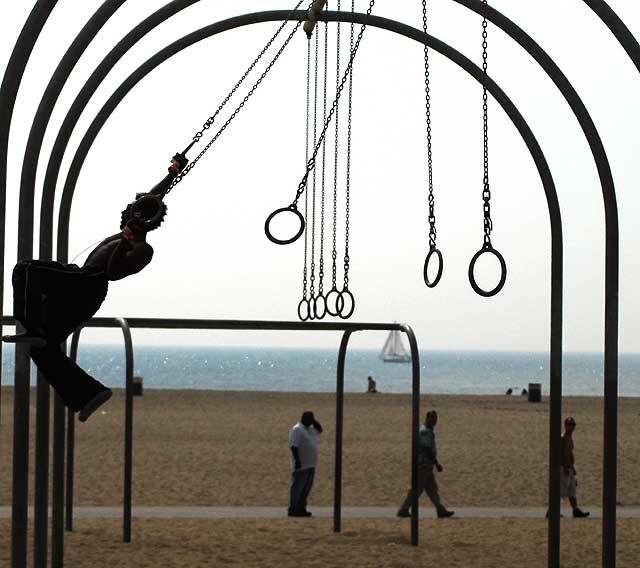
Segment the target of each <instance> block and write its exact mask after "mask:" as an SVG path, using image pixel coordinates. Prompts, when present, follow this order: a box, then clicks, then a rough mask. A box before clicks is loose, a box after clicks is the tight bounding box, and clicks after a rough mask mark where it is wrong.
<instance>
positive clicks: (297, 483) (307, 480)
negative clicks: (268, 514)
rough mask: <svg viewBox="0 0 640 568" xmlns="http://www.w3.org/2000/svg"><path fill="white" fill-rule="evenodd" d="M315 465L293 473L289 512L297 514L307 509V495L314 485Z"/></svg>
mask: <svg viewBox="0 0 640 568" xmlns="http://www.w3.org/2000/svg"><path fill="white" fill-rule="evenodd" d="M315 474H316V468H315V467H309V468H307V469H298V470H296V471H294V472H293V473H292V474H291V492H290V495H289V514H290V515H297V514H300V513H304V512H305V511H306V510H307V497H309V493H311V488H312V487H313V478H314V477H315Z"/></svg>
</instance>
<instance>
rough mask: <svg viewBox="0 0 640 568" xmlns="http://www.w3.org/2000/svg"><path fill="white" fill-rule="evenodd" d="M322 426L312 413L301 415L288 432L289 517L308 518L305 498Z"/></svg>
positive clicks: (315, 462)
mask: <svg viewBox="0 0 640 568" xmlns="http://www.w3.org/2000/svg"><path fill="white" fill-rule="evenodd" d="M320 434H322V426H321V425H320V422H318V421H317V420H316V419H315V416H314V415H313V412H311V411H309V410H306V411H305V412H303V413H302V417H301V418H300V422H298V423H296V424H295V425H294V426H293V428H291V430H290V431H289V448H290V449H291V491H290V495H289V511H288V514H289V516H290V517H310V516H311V513H310V512H309V511H307V498H308V497H309V493H311V488H312V487H313V478H314V476H315V473H316V466H317V465H318V436H319V435H320Z"/></svg>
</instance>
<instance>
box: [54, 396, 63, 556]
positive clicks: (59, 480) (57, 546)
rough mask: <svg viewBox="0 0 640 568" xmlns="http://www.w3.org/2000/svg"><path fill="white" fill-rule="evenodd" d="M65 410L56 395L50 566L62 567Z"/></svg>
mask: <svg viewBox="0 0 640 568" xmlns="http://www.w3.org/2000/svg"><path fill="white" fill-rule="evenodd" d="M65 415H66V409H65V406H64V402H62V399H61V398H60V396H59V395H58V394H55V395H54V401H53V467H52V470H53V471H52V484H51V496H52V498H51V566H52V567H53V568H62V566H64V526H63V525H64V430H65V428H64V427H65V424H64V421H65Z"/></svg>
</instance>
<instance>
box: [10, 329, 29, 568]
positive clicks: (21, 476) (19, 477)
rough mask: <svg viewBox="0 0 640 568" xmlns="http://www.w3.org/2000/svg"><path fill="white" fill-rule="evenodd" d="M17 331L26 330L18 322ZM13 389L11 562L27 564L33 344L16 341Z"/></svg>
mask: <svg viewBox="0 0 640 568" xmlns="http://www.w3.org/2000/svg"><path fill="white" fill-rule="evenodd" d="M16 331H18V332H19V331H23V328H22V326H18V325H16ZM15 361H16V362H15V365H16V366H15V387H14V390H13V489H12V500H11V503H12V507H11V519H12V524H11V566H12V567H13V568H25V567H26V565H27V503H28V491H29V487H28V485H29V484H28V475H29V451H28V448H29V382H30V375H31V364H30V361H29V346H28V345H24V344H16V359H15Z"/></svg>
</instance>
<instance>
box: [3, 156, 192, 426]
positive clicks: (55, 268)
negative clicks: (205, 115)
mask: <svg viewBox="0 0 640 568" xmlns="http://www.w3.org/2000/svg"><path fill="white" fill-rule="evenodd" d="M187 161H188V160H187V159H186V157H185V156H184V155H183V154H176V155H175V156H174V157H173V158H172V160H171V166H170V167H169V173H168V175H167V176H165V178H164V179H163V180H162V181H161V182H160V183H158V184H157V185H155V186H154V187H153V189H151V191H149V192H148V193H139V194H137V195H136V200H135V201H134V202H132V203H130V204H129V205H128V206H127V208H126V209H125V210H124V211H123V212H122V220H121V223H120V232H119V233H116V234H115V235H112V236H110V237H107V238H106V239H104V240H103V241H102V242H101V243H100V244H99V245H98V246H97V247H96V248H95V249H93V251H92V252H91V253H90V254H89V256H88V257H87V260H86V261H85V263H84V265H83V266H81V267H80V266H77V265H75V264H62V263H60V262H56V261H52V260H21V261H19V262H18V263H17V264H16V266H15V268H14V269H13V277H12V282H13V317H14V318H15V319H16V320H17V321H19V322H20V323H21V324H22V325H23V326H24V328H25V330H26V332H25V333H22V334H19V335H5V336H4V337H3V338H2V340H3V341H5V342H6V343H25V344H28V345H29V346H30V352H29V354H30V356H31V359H32V360H33V362H34V363H35V364H36V367H37V368H38V370H39V371H40V372H41V373H42V374H43V376H44V377H45V379H46V380H47V382H48V383H49V384H50V385H51V386H52V387H53V388H54V389H55V390H56V392H57V393H58V394H59V395H60V397H61V398H62V400H63V401H64V404H65V405H66V406H67V407H68V408H70V409H71V410H73V411H74V412H79V415H78V419H79V420H80V421H81V422H85V421H86V420H87V419H88V418H89V416H90V415H91V414H92V413H93V412H95V411H96V410H97V409H98V408H99V407H100V406H101V405H103V404H104V403H105V402H107V401H108V400H109V399H110V398H111V396H112V394H113V393H112V392H111V389H109V388H107V387H106V386H104V385H103V384H102V383H100V382H99V381H97V380H96V379H94V378H93V377H91V376H90V375H89V374H87V373H85V372H84V371H83V370H82V369H81V368H80V367H79V366H78V365H76V364H75V363H74V362H73V361H72V360H71V359H70V358H69V357H67V356H66V355H65V354H64V352H63V351H62V349H61V346H60V344H61V343H63V342H64V341H65V340H66V339H67V337H69V335H71V334H72V333H73V332H74V331H75V330H76V329H77V328H78V327H81V326H82V325H83V324H84V323H85V322H87V321H88V320H89V319H91V317H92V316H93V315H94V314H95V313H96V312H97V311H98V309H99V308H100V306H101V305H102V302H104V300H105V298H106V296H107V289H108V283H109V281H110V280H122V279H123V278H126V277H127V276H131V275H132V274H136V273H137V272H140V271H141V270H142V269H143V268H144V267H145V266H147V264H149V262H151V258H152V257H153V248H152V247H151V245H150V244H149V243H147V242H146V237H147V232H149V231H152V230H154V229H157V228H158V227H159V226H160V223H162V220H163V218H164V216H165V214H166V205H165V204H164V203H163V202H162V197H164V195H165V194H166V192H167V190H168V189H169V187H170V185H171V182H172V181H173V180H174V179H175V177H176V176H177V175H178V174H179V173H180V172H181V171H182V170H183V168H184V167H185V166H186V165H187Z"/></svg>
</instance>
